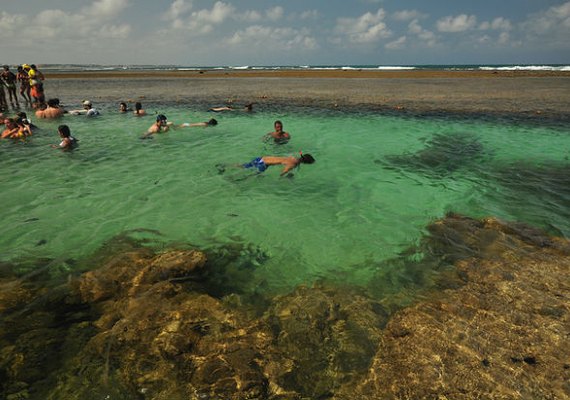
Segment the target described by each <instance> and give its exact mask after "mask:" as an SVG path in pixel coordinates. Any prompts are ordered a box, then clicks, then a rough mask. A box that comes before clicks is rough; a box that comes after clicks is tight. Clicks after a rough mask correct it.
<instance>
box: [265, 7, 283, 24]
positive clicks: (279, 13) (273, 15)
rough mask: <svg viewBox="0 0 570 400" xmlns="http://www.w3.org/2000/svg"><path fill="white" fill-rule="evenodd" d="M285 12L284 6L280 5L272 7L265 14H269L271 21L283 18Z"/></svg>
mask: <svg viewBox="0 0 570 400" xmlns="http://www.w3.org/2000/svg"><path fill="white" fill-rule="evenodd" d="M283 14H284V11H283V7H279V6H277V7H273V8H270V9H269V10H267V11H266V12H265V15H267V18H269V19H270V20H271V21H278V20H280V19H281V18H283Z"/></svg>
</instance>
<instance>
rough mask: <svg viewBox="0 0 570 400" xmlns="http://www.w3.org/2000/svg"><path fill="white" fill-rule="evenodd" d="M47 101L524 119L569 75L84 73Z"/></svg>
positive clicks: (551, 98) (50, 82)
mask: <svg viewBox="0 0 570 400" xmlns="http://www.w3.org/2000/svg"><path fill="white" fill-rule="evenodd" d="M45 86H46V93H47V97H59V98H60V99H62V100H63V101H64V102H66V103H76V102H79V101H81V100H82V99H85V98H90V99H91V100H93V101H97V102H109V101H110V102H119V101H125V100H139V99H143V101H144V102H155V101H175V102H179V103H186V102H187V103H192V102H199V103H211V104H212V105H220V104H224V103H234V104H236V105H241V104H245V103H248V102H255V103H256V107H263V105H264V104H267V105H274V104H281V105H283V104H285V105H293V106H295V105H297V106H304V105H310V106H322V107H330V108H350V109H353V108H358V107H366V108H387V109H394V110H397V111H412V112H425V111H447V112H466V113H521V114H529V115H546V116H551V115H552V116H555V117H560V116H564V115H565V114H567V110H568V105H569V104H570V74H566V73H513V72H504V73H493V72H478V71H472V72H471V73H469V72H458V73H453V72H442V71H435V72H431V73H429V72H425V71H419V72H415V73H413V72H393V73H391V72H384V73H380V72H373V71H372V72H371V71H361V72H358V71H354V72H353V71H345V72H343V71H330V72H326V71H305V72H303V71H289V72H287V71H284V72H281V73H278V72H241V73H240V72H226V73H222V72H219V73H215V72H206V73H202V74H200V73H199V72H186V73H177V72H171V73H159V72H156V73H148V72H145V73H132V72H131V73H129V72H125V73H116V72H115V73H107V74H106V73H91V74H90V73H83V74H77V73H75V74H53V75H50V76H48V77H47V80H46V83H45Z"/></svg>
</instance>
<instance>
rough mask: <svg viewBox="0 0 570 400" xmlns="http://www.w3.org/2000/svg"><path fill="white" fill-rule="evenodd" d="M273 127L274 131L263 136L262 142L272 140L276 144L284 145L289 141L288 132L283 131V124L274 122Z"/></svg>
mask: <svg viewBox="0 0 570 400" xmlns="http://www.w3.org/2000/svg"><path fill="white" fill-rule="evenodd" d="M273 127H274V128H275V130H274V131H273V132H269V133H268V134H266V135H265V136H263V140H265V141H267V140H271V139H273V141H274V142H275V143H276V144H285V143H287V142H288V141H289V140H290V139H291V135H290V134H289V132H285V131H283V122H281V121H275V122H274V123H273Z"/></svg>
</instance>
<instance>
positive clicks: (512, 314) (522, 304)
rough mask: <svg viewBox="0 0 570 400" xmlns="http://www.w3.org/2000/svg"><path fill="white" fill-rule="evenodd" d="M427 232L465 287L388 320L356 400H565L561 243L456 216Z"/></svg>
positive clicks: (568, 375)
mask: <svg viewBox="0 0 570 400" xmlns="http://www.w3.org/2000/svg"><path fill="white" fill-rule="evenodd" d="M429 230H430V232H431V233H432V236H431V237H430V238H428V239H427V240H428V242H429V245H430V246H432V248H435V251H436V252H437V253H438V254H440V255H441V256H442V257H448V259H449V260H452V261H453V262H454V263H455V265H456V268H457V272H458V274H460V275H461V276H462V277H463V278H464V280H465V282H466V283H465V285H463V286H461V287H460V288H457V289H453V290H445V291H443V292H442V293H438V294H437V295H436V296H435V297H434V298H433V299H432V300H427V301H423V302H420V303H418V304H416V305H414V306H412V307H409V308H406V309H404V310H401V311H399V312H397V313H396V314H395V315H394V316H393V317H392V318H391V319H390V321H389V323H388V325H387V327H386V330H385V332H384V335H383V339H382V341H380V342H379V346H378V350H377V353H376V356H375V360H374V362H373V365H372V367H371V369H370V372H369V373H368V376H367V377H366V378H364V379H363V380H362V382H361V383H360V384H359V385H358V389H357V390H356V394H357V395H356V397H359V396H360V397H363V398H375V397H377V398H387V399H397V398H438V396H439V397H441V398H449V399H451V398H453V399H472V398H489V399H493V398H496V399H503V398H529V399H531V398H533V399H534V398H552V399H555V398H567V397H569V396H570V388H569V387H568V385H567V382H568V380H569V379H570V371H568V369H565V368H564V365H565V362H567V360H568V359H570V349H569V347H568V346H567V338H568V335H569V334H570V309H569V307H568V305H569V304H570V285H569V284H568V278H567V276H568V272H569V270H570V257H569V256H570V245H569V243H568V241H566V240H562V239H556V238H548V237H546V236H545V235H544V234H542V236H540V235H539V233H538V231H536V230H535V229H532V228H528V227H523V226H521V225H517V224H514V225H513V224H506V223H503V222H501V221H499V220H496V219H484V220H480V221H478V220H473V219H470V218H465V217H461V216H458V215H449V216H448V217H446V218H445V219H444V220H441V221H437V222H436V223H434V224H433V225H431V226H430V227H429ZM529 232H531V233H532V234H529ZM456 249H461V250H459V251H458V250H456Z"/></svg>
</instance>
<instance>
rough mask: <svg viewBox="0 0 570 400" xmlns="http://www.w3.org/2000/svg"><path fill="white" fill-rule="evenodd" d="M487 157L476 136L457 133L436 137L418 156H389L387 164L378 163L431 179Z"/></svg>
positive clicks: (428, 141)
mask: <svg viewBox="0 0 570 400" xmlns="http://www.w3.org/2000/svg"><path fill="white" fill-rule="evenodd" d="M484 156H485V150H484V147H483V145H482V144H481V142H480V140H479V138H478V137H477V136H476V135H474V134H470V133H454V134H436V135H434V136H433V137H432V138H430V139H429V140H427V141H426V147H425V148H424V149H422V150H419V151H418V152H416V153H413V154H404V155H394V156H388V157H386V161H381V160H377V161H375V162H376V163H379V164H385V165H386V166H387V167H389V168H402V169H406V170H411V171H414V172H420V173H425V174H428V175H448V174H450V173H453V172H454V171H456V170H458V169H460V168H465V167H468V166H469V165H471V164H472V163H474V162H477V161H479V160H481V159H482V158H483V157H484Z"/></svg>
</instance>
